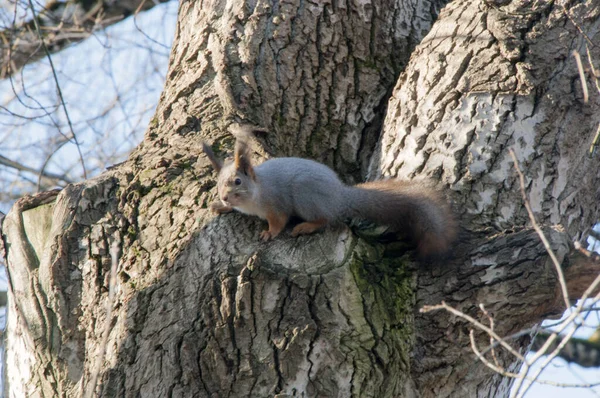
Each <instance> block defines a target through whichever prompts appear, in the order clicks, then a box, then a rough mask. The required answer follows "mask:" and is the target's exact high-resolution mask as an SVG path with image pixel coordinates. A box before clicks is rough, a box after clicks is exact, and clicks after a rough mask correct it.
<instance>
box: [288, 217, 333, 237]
mask: <svg viewBox="0 0 600 398" xmlns="http://www.w3.org/2000/svg"><path fill="white" fill-rule="evenodd" d="M326 224H327V220H326V219H324V218H318V219H316V220H314V221H306V222H303V223H300V224H298V225H296V226H295V227H294V229H293V230H292V236H294V237H295V236H298V235H308V234H312V233H313V232H315V231H316V230H318V229H321V228H322V227H324V226H325V225H326Z"/></svg>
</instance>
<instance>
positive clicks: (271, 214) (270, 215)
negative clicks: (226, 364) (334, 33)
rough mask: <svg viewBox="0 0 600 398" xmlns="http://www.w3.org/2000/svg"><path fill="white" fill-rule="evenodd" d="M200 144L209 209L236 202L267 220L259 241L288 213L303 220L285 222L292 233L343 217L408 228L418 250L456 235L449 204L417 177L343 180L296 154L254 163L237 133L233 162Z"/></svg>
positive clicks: (437, 251) (436, 248) (277, 229)
mask: <svg viewBox="0 0 600 398" xmlns="http://www.w3.org/2000/svg"><path fill="white" fill-rule="evenodd" d="M202 147H203V150H204V152H205V153H206V155H207V157H208V159H209V160H210V162H211V163H212V165H213V167H214V169H215V170H216V171H217V173H218V180H217V188H218V193H219V199H220V200H218V201H215V202H213V203H212V204H211V210H212V211H214V212H216V213H218V214H222V213H228V212H231V211H233V210H237V211H240V212H242V213H245V214H249V215H254V216H258V217H260V218H262V219H265V220H267V222H268V223H269V228H268V229H267V230H265V231H262V233H261V234H260V238H261V239H262V240H263V241H268V240H270V239H273V238H275V237H276V236H277V235H279V234H280V233H281V231H282V230H283V229H284V227H285V226H286V224H287V223H288V220H289V219H290V217H292V216H296V217H300V218H301V219H303V220H304V222H302V223H300V224H298V225H296V226H295V227H294V229H293V230H292V236H293V237H296V236H298V235H303V234H311V233H313V232H315V231H317V230H319V229H321V228H323V227H324V226H326V225H327V224H330V223H332V222H335V221H339V220H342V219H344V218H347V217H350V218H363V219H367V220H369V221H373V222H375V223H377V224H382V225H387V226H390V227H392V228H394V229H397V230H407V233H408V234H409V236H410V237H411V239H413V240H414V241H415V243H416V245H417V251H418V254H419V256H420V257H422V258H432V257H439V256H441V255H443V254H445V253H447V252H448V250H449V248H450V245H451V244H452V242H453V240H454V238H455V235H456V223H455V220H454V218H453V216H452V213H451V211H450V209H449V206H448V205H447V204H446V203H444V201H443V200H442V199H441V198H440V196H439V195H438V193H437V191H435V190H433V189H430V188H428V187H426V186H424V185H425V184H423V183H414V182H405V181H398V180H393V179H388V180H381V181H373V182H366V183H362V184H358V185H354V186H348V185H346V184H344V183H343V182H342V181H341V180H340V179H339V177H338V176H337V174H336V173H335V172H334V171H333V170H331V169H330V168H329V167H327V166H326V165H324V164H321V163H318V162H316V161H314V160H309V159H302V158H295V157H285V158H273V159H269V160H267V161H265V162H263V163H261V164H260V165H258V166H254V165H253V164H252V162H251V159H250V150H249V147H248V143H247V140H246V139H244V138H243V137H242V138H240V137H237V139H236V143H235V151H234V159H233V162H231V161H229V162H225V163H224V162H223V161H221V160H220V159H218V158H217V157H216V156H215V154H214V153H213V151H212V149H211V148H210V146H208V145H207V144H206V143H204V142H203V143H202Z"/></svg>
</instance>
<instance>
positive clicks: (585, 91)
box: [573, 50, 589, 104]
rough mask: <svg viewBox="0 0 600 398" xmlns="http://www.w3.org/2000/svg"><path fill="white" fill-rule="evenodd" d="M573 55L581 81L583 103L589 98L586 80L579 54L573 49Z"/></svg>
mask: <svg viewBox="0 0 600 398" xmlns="http://www.w3.org/2000/svg"><path fill="white" fill-rule="evenodd" d="M573 57H575V63H576V64H577V70H578V71H579V80H580V81H581V89H582V90H583V103H585V104H587V103H588V100H589V94H588V87H587V80H586V78H585V73H584V72H583V64H582V63H581V56H579V52H578V51H577V50H574V51H573Z"/></svg>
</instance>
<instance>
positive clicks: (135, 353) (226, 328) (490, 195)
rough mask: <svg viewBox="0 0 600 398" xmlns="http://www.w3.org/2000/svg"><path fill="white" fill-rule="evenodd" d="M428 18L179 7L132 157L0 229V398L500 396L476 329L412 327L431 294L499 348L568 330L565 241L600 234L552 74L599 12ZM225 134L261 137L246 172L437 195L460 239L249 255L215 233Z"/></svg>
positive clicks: (506, 364)
mask: <svg viewBox="0 0 600 398" xmlns="http://www.w3.org/2000/svg"><path fill="white" fill-rule="evenodd" d="M441 6H442V3H431V2H415V3H414V4H413V7H406V6H405V3H404V2H392V1H390V2H386V1H376V2H371V3H360V4H355V3H348V4H346V3H343V4H338V3H337V2H334V3H322V4H313V3H300V2H293V1H290V2H286V3H277V4H273V5H272V4H270V3H268V2H257V3H244V2H237V3H235V4H234V3H226V2H214V3H211V4H202V5H201V4H198V3H196V2H185V3H182V4H181V5H180V11H179V20H178V29H177V33H176V37H175V43H174V46H173V49H172V53H171V58H170V66H169V72H168V74H167V81H166V84H165V89H164V92H163V95H162V97H161V100H160V103H159V106H158V109H157V111H156V114H155V117H154V119H153V120H152V122H151V123H150V126H149V128H148V131H147V133H146V136H145V138H144V141H143V142H142V144H141V145H140V146H139V147H138V148H137V149H136V150H135V151H134V152H133V154H132V155H131V156H130V158H129V160H128V161H127V162H126V163H124V164H122V165H120V166H118V167H116V168H114V169H113V170H111V171H109V172H106V173H104V174H103V175H101V176H100V177H98V178H95V179H92V180H88V181H86V182H84V183H80V184H74V185H68V186H66V187H65V189H63V190H62V191H61V192H60V193H57V192H50V193H45V194H41V195H38V196H35V197H29V198H24V199H22V200H19V201H18V202H17V203H16V204H15V206H14V208H13V209H12V210H11V213H10V214H8V215H7V217H6V219H5V221H4V223H3V241H4V243H5V251H6V255H7V259H8V264H9V270H10V281H11V295H12V297H13V298H14V299H13V301H12V302H11V310H12V311H13V313H14V314H16V315H15V316H14V317H11V318H10V319H11V321H10V322H11V323H10V324H9V331H8V332H9V333H8V335H9V340H8V346H9V351H8V361H9V362H10V363H11V365H13V366H11V369H10V370H9V373H8V380H9V383H10V388H11V393H12V394H14V395H15V396H19V395H20V394H24V395H27V396H40V395H59V396H60V395H71V394H81V393H83V392H85V391H87V392H91V391H93V389H94V388H95V383H94V382H93V380H95V377H96V376H99V383H98V387H97V388H98V391H99V392H100V393H101V395H102V396H113V395H133V394H136V395H137V394H140V395H143V396H146V395H147V396H166V395H175V396H190V395H199V396H211V395H214V396H223V395H233V396H240V395H246V394H250V395H254V396H266V395H274V394H290V395H292V394H301V393H304V394H305V395H308V396H313V395H323V396H347V395H354V396H369V395H372V396H411V395H415V394H420V395H422V396H436V397H437V396H452V395H454V396H471V395H482V396H503V395H504V394H505V393H506V392H507V391H508V388H509V386H510V379H509V378H506V377H501V376H500V375H498V374H497V373H494V372H493V371H491V370H490V369H488V368H486V367H484V366H480V365H475V364H474V357H473V355H472V354H471V351H470V348H469V345H470V341H469V330H468V329H469V328H470V326H469V324H468V323H467V322H463V321H462V320H461V319H455V318H451V317H450V316H449V315H447V314H446V313H441V312H440V313H435V314H431V313H426V314H420V313H417V312H416V309H417V308H420V307H422V306H423V305H424V304H437V303H439V302H441V301H442V300H443V301H445V302H447V303H448V304H450V305H451V306H452V308H454V307H456V308H458V309H460V310H461V311H462V312H463V313H467V314H471V315H472V316H476V317H478V318H479V319H484V320H486V321H487V319H488V318H486V316H485V313H483V314H482V313H481V312H480V310H479V308H480V307H479V304H481V303H483V304H484V308H485V309H486V311H487V314H491V315H493V317H494V319H496V320H497V322H496V327H495V331H496V332H497V333H498V334H499V335H500V336H506V335H510V334H512V333H515V332H518V331H520V330H522V329H523V328H528V327H530V326H532V325H534V324H536V323H538V322H540V321H541V320H542V319H544V318H545V317H548V316H550V315H553V314H559V313H562V311H563V310H564V309H565V305H567V306H568V305H569V304H570V302H571V299H574V298H577V297H580V296H582V295H583V294H584V291H585V290H586V288H587V287H588V286H589V282H590V281H591V279H593V277H594V275H597V274H598V268H599V267H598V264H597V263H594V262H593V261H591V260H589V259H588V258H587V257H585V256H583V255H581V254H580V252H578V251H576V250H574V248H573V245H572V239H573V237H574V238H575V239H581V237H582V234H583V233H584V231H585V230H586V229H588V228H590V227H591V226H592V224H593V223H594V222H595V221H596V220H597V219H598V207H599V203H600V202H599V201H598V199H599V191H598V189H599V188H598V187H600V184H599V183H598V178H599V176H600V175H599V174H598V173H596V174H594V170H598V163H599V160H598V159H599V158H598V155H597V154H591V155H590V154H589V152H588V151H589V149H590V146H591V144H592V142H593V139H594V134H595V131H596V129H597V125H598V118H599V117H600V116H598V115H600V113H599V112H597V110H598V105H599V103H598V97H593V98H590V100H589V101H588V102H587V103H585V102H584V101H583V95H582V91H581V88H580V87H581V85H578V84H575V83H574V82H578V81H579V80H578V79H579V76H580V74H579V72H578V70H577V66H576V64H575V63H573V62H570V61H569V60H570V55H571V52H572V51H573V50H579V52H581V53H583V52H584V51H582V50H585V49H586V40H587V41H588V43H587V49H589V52H590V58H591V59H598V58H599V55H600V54H599V52H600V51H599V49H598V47H597V46H595V45H594V40H593V38H594V34H595V30H594V29H593V26H595V24H597V22H598V19H599V18H600V5H598V4H596V2H594V1H592V0H589V1H587V2H582V3H579V4H576V5H572V4H570V3H568V2H551V3H544V4H542V5H537V4H533V5H531V4H530V3H529V2H519V1H514V2H510V3H507V4H505V3H502V4H498V3H492V2H480V1H464V2H451V3H449V4H448V5H447V6H446V7H445V8H444V9H443V11H442V12H441V14H440V15H439V19H438V20H437V21H436V22H435V25H433V28H432V29H431V31H430V32H429V33H428V34H427V35H426V36H425V34H426V33H427V32H428V31H429V28H430V27H431V25H432V24H433V20H434V19H435V18H436V17H437V10H438V9H439V7H441ZM582 32H583V33H582ZM581 37H584V39H581V40H579V38H581ZM417 43H420V45H419V46H416V44H417ZM415 46H416V47H415ZM409 56H410V61H409ZM405 65H406V68H405V69H404V70H403V72H402V73H400V72H401V70H402V68H403V67H404V66H405ZM587 76H588V78H590V81H591V79H592V77H591V76H590V75H587ZM394 85H395V87H394ZM390 94H391V96H390ZM384 118H385V122H383V121H384ZM234 121H248V122H252V123H254V124H257V125H260V126H262V127H266V128H268V129H269V131H270V133H269V134H267V135H266V136H264V137H261V138H260V140H259V141H258V142H256V143H255V144H256V149H257V156H258V157H265V156H269V155H277V156H280V155H301V156H308V157H313V158H316V159H318V160H320V161H323V162H325V163H327V164H329V165H331V166H332V167H334V168H335V169H336V170H337V171H338V172H339V173H340V175H342V176H343V178H345V179H346V180H347V181H349V182H353V181H358V180H362V179H363V177H368V178H379V177H381V176H393V177H400V178H404V179H418V178H420V177H428V178H435V179H436V180H439V181H440V184H441V185H443V186H445V187H446V188H447V192H448V196H449V198H450V199H451V200H452V202H453V203H454V204H455V205H456V213H457V216H458V218H459V219H460V221H461V225H462V234H461V238H460V241H459V243H458V244H457V247H456V250H455V255H454V258H453V259H448V260H446V261H444V262H443V263H442V264H434V265H432V266H430V267H422V266H416V264H415V261H413V260H412V257H411V256H410V251H407V249H408V248H407V247H406V246H405V245H402V244H399V242H397V241H395V240H391V241H390V240H389V236H386V235H384V236H382V235H381V234H380V231H379V232H378V231H375V232H374V231H373V230H368V229H367V230H365V229H364V228H363V227H361V226H360V225H359V226H354V227H353V228H352V229H348V228H339V229H333V230H328V231H326V232H324V233H322V234H318V235H314V236H308V237H302V238H299V239H291V238H289V237H283V238H281V239H278V240H276V241H274V242H271V243H269V244H262V243H259V242H258V240H257V236H258V232H259V230H260V229H261V228H262V225H261V223H260V222H259V221H257V220H253V219H250V218H248V217H244V216H241V215H235V214H232V215H227V216H222V217H218V218H215V217H213V216H212V215H210V214H209V213H208V211H207V206H206V205H207V203H208V202H209V201H210V200H211V199H212V198H213V197H214V189H212V188H213V187H214V174H213V173H212V171H211V169H210V167H209V164H208V162H207V161H206V159H205V158H204V157H203V156H202V155H200V153H201V151H200V142H201V140H202V139H206V140H208V141H210V142H211V143H213V147H214V148H215V149H216V150H220V151H221V152H226V151H227V150H228V149H229V148H231V143H232V141H233V140H232V137H231V136H230V135H229V134H228V133H227V132H226V130H227V127H228V125H229V124H230V123H232V122H234ZM582 143H584V144H585V145H582ZM509 148H512V149H513V150H514V152H515V154H516V157H517V159H518V163H519V164H520V167H521V168H522V169H523V171H524V172H525V176H526V184H525V191H526V194H527V197H528V198H529V202H530V203H531V206H532V207H533V211H534V213H535V215H536V217H537V218H538V221H539V222H540V223H541V225H542V227H543V230H544V232H545V234H546V236H547V237H548V239H549V240H550V242H551V247H552V249H553V250H554V252H555V253H556V255H557V257H558V259H559V261H560V263H561V264H563V268H564V275H565V281H566V285H567V286H566V287H567V289H568V292H569V297H565V296H563V295H562V289H561V287H560V286H559V282H558V281H557V277H556V272H555V270H554V267H553V265H552V262H551V261H550V260H549V259H548V255H547V252H546V249H545V248H544V245H543V244H542V243H540V241H539V237H538V234H537V233H536V232H535V231H534V229H533V228H532V227H530V226H529V219H528V214H527V211H526V209H525V207H524V206H523V205H522V203H523V201H522V199H521V197H520V195H521V193H520V190H519V182H518V179H517V177H516V175H515V174H514V172H513V171H512V170H513V169H512V168H513V161H512V160H511V157H510V156H509V155H508V149H509ZM590 170H592V171H591V172H590ZM416 183H418V182H416ZM113 242H116V243H117V244H118V245H119V247H120V249H121V253H120V260H119V265H118V271H117V270H115V271H112V272H110V267H111V261H110V258H109V247H110V246H111V244H112V243H113ZM115 268H117V267H115ZM110 277H116V280H117V281H116V282H114V283H113V284H111V283H110ZM110 286H113V289H111V288H110ZM111 291H112V294H109V293H110V292H111ZM592 293H593V294H596V293H595V292H593V291H592ZM109 296H113V297H112V298H110V299H109ZM596 300H597V299H596ZM107 302H108V304H109V308H110V310H109V311H106V310H105V309H104V306H103V305H105V304H106V303H107ZM107 315H108V316H107ZM106 325H108V328H105V326H106ZM105 330H107V331H108V332H107V333H104V331H105ZM476 340H477V342H478V343H479V344H482V342H483V343H486V342H487V343H489V340H488V339H487V336H485V335H481V334H480V335H477V336H476ZM527 340H528V339H527V336H524V335H522V334H517V338H515V339H513V340H511V341H509V343H510V347H511V350H513V351H517V353H518V354H519V353H522V352H523V351H524V350H525V348H526V344H527ZM104 352H106V357H104V355H103V353H104ZM493 353H494V358H495V361H497V362H496V363H498V364H499V367H501V368H502V369H505V370H509V371H512V370H514V369H518V367H519V365H520V362H519V361H518V360H516V359H515V358H514V357H513V355H512V354H511V353H510V351H508V350H506V349H505V348H498V349H496V350H494V351H493ZM488 354H489V353H488ZM96 358H100V360H101V363H100V365H101V366H96V361H95V360H96Z"/></svg>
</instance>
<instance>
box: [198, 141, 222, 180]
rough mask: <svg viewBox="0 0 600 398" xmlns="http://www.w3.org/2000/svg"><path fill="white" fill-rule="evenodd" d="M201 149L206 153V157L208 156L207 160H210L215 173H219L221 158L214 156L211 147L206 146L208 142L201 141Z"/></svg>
mask: <svg viewBox="0 0 600 398" xmlns="http://www.w3.org/2000/svg"><path fill="white" fill-rule="evenodd" d="M202 150H203V151H204V153H205V154H206V157H207V158H208V160H210V162H211V163H212V165H213V167H214V168H215V171H216V172H217V173H219V172H220V171H221V168H222V167H223V162H222V161H221V160H219V159H217V157H216V156H215V153H214V152H213V150H212V149H211V147H209V146H208V144H207V143H206V142H202Z"/></svg>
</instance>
